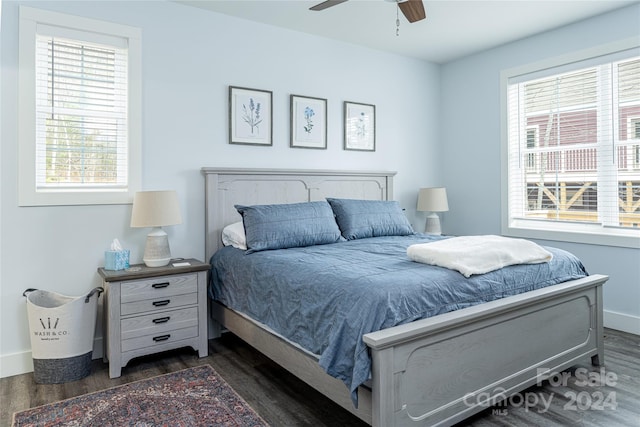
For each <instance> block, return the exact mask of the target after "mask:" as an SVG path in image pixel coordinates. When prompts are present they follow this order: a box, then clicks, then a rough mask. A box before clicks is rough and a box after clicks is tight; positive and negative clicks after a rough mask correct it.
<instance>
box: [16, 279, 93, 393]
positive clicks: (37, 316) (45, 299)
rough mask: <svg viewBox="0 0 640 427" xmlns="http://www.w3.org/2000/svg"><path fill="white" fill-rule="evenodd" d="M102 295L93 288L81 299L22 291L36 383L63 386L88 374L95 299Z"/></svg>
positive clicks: (31, 290) (37, 291)
mask: <svg viewBox="0 0 640 427" xmlns="http://www.w3.org/2000/svg"><path fill="white" fill-rule="evenodd" d="M102 292H103V289H102V288H101V287H97V288H95V289H93V290H92V291H91V292H89V293H88V294H87V295H85V296H79V297H70V296H66V295H61V294H58V293H55V292H50V291H45V290H38V289H27V290H25V291H24V293H23V295H24V296H25V297H27V315H28V316H29V334H30V336H31V354H32V357H33V373H34V377H35V382H36V383H38V384H59V383H65V382H69V381H76V380H79V379H81V378H84V377H86V376H88V375H89V374H90V373H91V359H92V357H91V356H92V353H93V336H94V331H95V327H96V318H97V313H98V297H99V296H100V293H102ZM94 295H95V298H93V296H94Z"/></svg>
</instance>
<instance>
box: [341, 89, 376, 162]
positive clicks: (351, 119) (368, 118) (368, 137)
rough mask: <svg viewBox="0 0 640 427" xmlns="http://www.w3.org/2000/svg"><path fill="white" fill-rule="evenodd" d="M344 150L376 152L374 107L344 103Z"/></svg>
mask: <svg viewBox="0 0 640 427" xmlns="http://www.w3.org/2000/svg"><path fill="white" fill-rule="evenodd" d="M344 149H345V150H358V151H376V106H375V105H371V104H361V103H357V102H349V101H345V103H344Z"/></svg>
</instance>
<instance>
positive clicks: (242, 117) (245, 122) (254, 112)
mask: <svg viewBox="0 0 640 427" xmlns="http://www.w3.org/2000/svg"><path fill="white" fill-rule="evenodd" d="M272 110H273V93H272V92H271V91H268V90H259V89H249V88H244V87H236V86H229V143H230V144H250V145H273V117H272V113H271V112H272Z"/></svg>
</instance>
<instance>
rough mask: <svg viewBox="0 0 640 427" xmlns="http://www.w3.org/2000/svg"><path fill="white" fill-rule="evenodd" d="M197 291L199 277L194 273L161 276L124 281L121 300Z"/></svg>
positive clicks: (127, 300) (125, 301)
mask: <svg viewBox="0 0 640 427" xmlns="http://www.w3.org/2000/svg"><path fill="white" fill-rule="evenodd" d="M195 292H198V279H197V277H196V276H195V275H194V274H188V275H173V276H161V277H154V278H152V279H145V280H136V281H128V282H124V283H122V289H121V294H120V302H121V303H123V304H124V303H129V302H134V301H142V300H146V299H156V298H163V297H169V296H173V295H182V294H190V293H195Z"/></svg>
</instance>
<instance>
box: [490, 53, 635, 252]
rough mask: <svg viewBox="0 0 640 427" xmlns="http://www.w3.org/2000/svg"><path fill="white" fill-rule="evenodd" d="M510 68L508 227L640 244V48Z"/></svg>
mask: <svg viewBox="0 0 640 427" xmlns="http://www.w3.org/2000/svg"><path fill="white" fill-rule="evenodd" d="M525 68H528V69H521V70H509V71H506V72H503V76H502V81H503V89H504V95H505V101H506V105H505V107H506V108H504V113H505V114H506V121H505V123H506V126H505V129H504V132H505V139H506V143H505V144H504V146H505V151H506V154H507V155H506V156H505V157H504V159H505V162H503V163H504V164H503V167H504V168H505V169H506V186H505V189H506V193H505V194H504V198H505V200H506V203H505V204H504V205H506V206H505V209H503V228H504V229H503V232H504V233H505V234H511V235H520V236H523V237H534V238H535V237H537V238H544V239H554V240H568V241H578V242H585V243H597V244H612V245H620V246H631V247H640V162H638V160H640V159H638V157H640V156H639V154H640V148H639V147H640V145H639V144H640V126H639V125H638V123H639V122H640V49H638V48H637V47H634V48H632V49H623V50H617V51H615V53H613V54H607V55H597V56H594V57H591V58H583V59H581V60H580V61H576V60H572V61H570V62H567V63H566V64H561V63H555V64H553V66H550V65H549V64H546V65H545V66H544V67H540V68H537V67H525Z"/></svg>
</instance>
